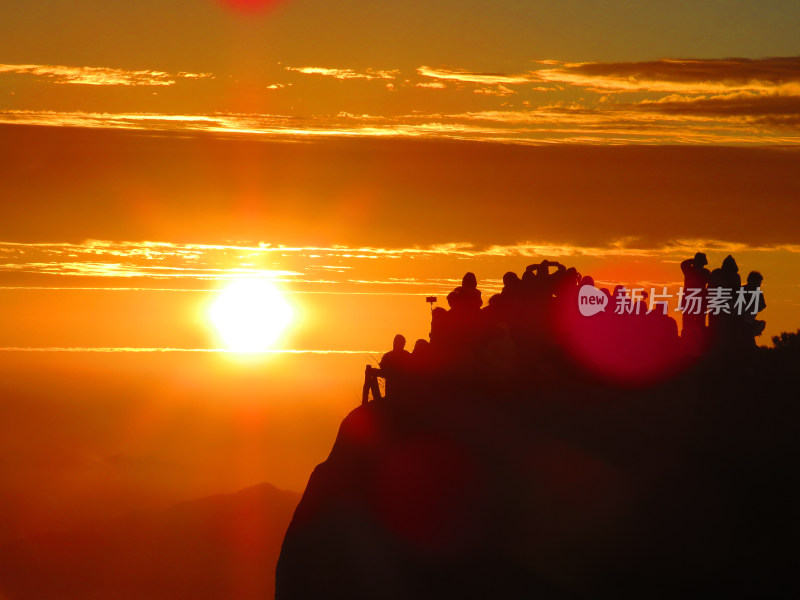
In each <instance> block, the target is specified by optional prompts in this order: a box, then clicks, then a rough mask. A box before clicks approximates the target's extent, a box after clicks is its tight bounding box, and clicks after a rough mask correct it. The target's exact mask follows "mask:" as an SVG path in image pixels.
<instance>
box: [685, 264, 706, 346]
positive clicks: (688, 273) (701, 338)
mask: <svg viewBox="0 0 800 600" xmlns="http://www.w3.org/2000/svg"><path fill="white" fill-rule="evenodd" d="M707 264H708V258H706V255H705V253H703V252H698V253H697V254H695V255H694V258H689V259H686V260H685V261H683V262H682V263H681V271H683V293H684V295H683V298H681V306H680V309H681V311H682V314H683V330H682V331H681V339H683V341H684V343H685V344H686V346H687V348H688V349H689V350H690V351H691V352H694V353H699V352H701V351H702V349H703V347H704V345H705V339H706V306H707V301H706V296H707V294H708V283H709V282H710V281H711V271H709V270H708V269H707V268H706V265H707Z"/></svg>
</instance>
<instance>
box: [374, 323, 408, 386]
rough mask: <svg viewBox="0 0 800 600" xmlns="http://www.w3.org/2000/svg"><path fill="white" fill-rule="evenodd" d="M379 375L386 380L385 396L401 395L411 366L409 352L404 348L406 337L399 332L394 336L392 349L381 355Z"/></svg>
mask: <svg viewBox="0 0 800 600" xmlns="http://www.w3.org/2000/svg"><path fill="white" fill-rule="evenodd" d="M379 366H380V371H379V372H378V373H377V375H378V376H379V377H383V378H384V379H385V380H386V397H387V398H396V397H397V396H398V395H403V393H404V392H405V388H406V387H407V386H406V383H407V380H408V375H409V371H410V367H411V353H410V352H409V351H408V350H406V338H405V337H403V336H402V335H400V334H399V333H398V334H397V335H396V336H394V341H393V343H392V349H391V350H390V351H389V352H387V353H386V354H384V355H383V358H381V362H380V365H379Z"/></svg>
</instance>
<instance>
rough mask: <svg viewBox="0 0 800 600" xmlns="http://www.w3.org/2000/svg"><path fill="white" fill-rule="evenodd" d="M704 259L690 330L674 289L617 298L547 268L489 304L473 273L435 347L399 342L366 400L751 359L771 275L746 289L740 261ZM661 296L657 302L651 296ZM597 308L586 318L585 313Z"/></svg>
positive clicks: (438, 311) (690, 285)
mask: <svg viewBox="0 0 800 600" xmlns="http://www.w3.org/2000/svg"><path fill="white" fill-rule="evenodd" d="M707 264H708V260H707V258H706V255H705V254H703V253H700V252H698V253H697V254H696V255H695V256H694V258H690V259H687V260H685V261H683V262H682V263H681V270H682V272H683V275H684V285H683V287H682V288H681V291H680V293H679V302H678V308H677V309H676V310H678V311H680V312H681V313H682V317H683V318H682V320H683V328H682V331H681V333H680V335H679V333H678V325H677V322H676V321H675V319H673V318H672V317H671V316H670V309H669V306H668V302H667V301H664V300H665V299H669V298H670V297H671V295H670V294H668V293H667V289H666V288H662V289H661V291H657V290H656V289H655V288H651V289H650V292H651V293H648V292H647V291H645V290H644V289H634V290H627V289H626V288H625V287H624V286H621V285H618V286H616V287H615V288H614V290H613V291H611V290H609V289H608V288H599V289H598V288H596V287H595V282H594V279H593V278H592V277H590V276H582V275H581V274H580V273H579V272H578V271H577V269H575V268H574V267H569V268H567V267H566V266H565V265H562V264H561V263H559V262H554V261H548V260H544V261H542V262H541V263H538V264H533V265H530V266H528V267H527V268H526V269H525V272H524V273H523V274H522V276H518V275H517V274H516V273H515V272H508V273H506V274H505V275H504V276H503V288H502V291H500V293H498V294H494V295H493V296H491V297H490V298H489V300H488V302H487V303H486V304H485V305H484V301H483V298H482V294H481V291H480V290H479V289H478V281H477V278H476V277H475V275H474V274H473V273H467V274H466V275H464V277H463V279H462V282H461V285H460V286H459V287H457V288H455V289H454V290H453V291H452V292H450V294H448V296H447V304H448V306H449V310H447V309H445V308H443V307H437V308H434V309H433V310H432V316H431V331H430V341H428V340H424V339H419V340H417V341H416V343H415V344H414V348H413V351H412V352H408V351H407V350H406V349H405V343H406V340H405V338H404V337H403V336H402V335H397V336H395V339H394V343H393V349H392V350H391V351H390V352H387V353H386V354H385V355H384V356H383V358H382V359H381V361H380V365H379V367H378V368H374V367H371V366H368V367H367V371H366V377H365V384H364V390H363V397H362V400H363V401H364V402H366V401H367V400H368V397H369V394H370V393H371V394H372V397H373V398H376V399H378V398H381V397H382V396H381V392H380V389H379V386H378V377H381V378H384V379H385V395H386V396H387V397H389V398H392V397H402V396H404V395H406V394H407V393H409V392H410V391H411V390H412V389H414V388H415V387H416V386H418V385H425V384H426V383H427V382H429V381H430V380H431V378H433V377H434V376H435V377H443V376H445V377H446V376H448V375H449V376H452V377H455V378H457V379H458V380H460V381H462V382H481V383H487V384H489V385H500V386H502V385H507V384H509V383H510V382H513V381H518V380H519V379H521V378H525V377H528V376H530V375H531V373H534V374H541V373H543V372H544V373H546V372H547V370H548V368H550V367H551V366H552V365H553V364H554V363H555V362H557V361H564V360H566V361H569V362H570V363H571V364H578V365H580V366H582V367H584V368H586V369H588V370H589V371H594V372H596V373H598V374H601V375H603V376H606V377H609V378H611V379H615V380H620V381H636V380H648V379H653V378H657V377H660V376H667V375H669V374H670V373H671V372H674V371H675V370H676V369H677V368H678V366H679V365H681V364H684V363H685V362H686V360H687V359H692V358H697V357H700V356H703V355H705V354H710V353H743V352H748V351H750V350H752V349H754V348H755V347H756V342H755V338H756V337H757V336H759V335H761V333H762V332H763V330H764V326H765V322H764V321H761V320H758V319H757V318H756V317H757V315H758V313H759V312H761V311H762V310H764V308H766V303H765V302H764V298H763V294H762V292H761V289H760V286H761V282H762V281H763V277H762V276H761V274H760V273H758V272H757V271H753V272H751V273H750V274H749V275H748V277H747V281H746V284H745V285H744V286H743V285H742V282H741V277H740V276H739V272H738V271H739V269H738V265H737V264H736V261H735V260H734V258H733V257H732V256H728V257H727V258H725V260H724V261H723V262H722V265H721V266H720V267H719V268H717V269H714V270H713V271H709V270H708V269H707V268H706V265H707ZM651 296H652V297H651ZM590 305H591V306H594V307H596V309H594V310H590V311H589V312H584V311H583V310H582V308H584V307H585V306H590Z"/></svg>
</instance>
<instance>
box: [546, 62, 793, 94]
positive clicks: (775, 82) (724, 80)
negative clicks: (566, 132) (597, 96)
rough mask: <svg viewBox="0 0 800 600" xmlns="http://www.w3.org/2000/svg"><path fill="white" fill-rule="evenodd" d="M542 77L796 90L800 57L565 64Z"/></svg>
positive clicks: (649, 88)
mask: <svg viewBox="0 0 800 600" xmlns="http://www.w3.org/2000/svg"><path fill="white" fill-rule="evenodd" d="M533 76H534V77H535V78H537V79H539V80H541V81H547V82H551V83H566V84H571V85H575V86H580V87H584V88H593V89H597V90H604V91H610V92H613V91H616V92H634V91H646V92H676V93H695V94H709V93H711V94H715V93H726V92H732V91H749V92H767V93H784V94H793V95H797V94H800V57H782V58H765V59H747V58H728V59H661V60H656V61H648V62H627V63H600V62H585V63H563V64H560V65H559V66H557V67H555V68H546V69H539V70H537V71H535V72H534V73H533Z"/></svg>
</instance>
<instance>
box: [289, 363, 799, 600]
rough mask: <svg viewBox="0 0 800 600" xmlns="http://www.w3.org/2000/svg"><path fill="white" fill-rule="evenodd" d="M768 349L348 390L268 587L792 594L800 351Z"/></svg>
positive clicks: (519, 593)
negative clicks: (448, 383)
mask: <svg viewBox="0 0 800 600" xmlns="http://www.w3.org/2000/svg"><path fill="white" fill-rule="evenodd" d="M770 352H772V353H773V354H770V353H766V354H764V355H759V356H757V357H754V358H752V359H749V360H748V361H746V362H742V363H741V364H738V365H736V366H737V367H738V368H737V369H736V370H735V371H731V370H730V367H731V365H729V364H722V363H718V364H705V365H704V366H703V368H702V369H699V368H696V369H694V370H692V371H691V372H688V373H686V374H684V375H682V376H680V377H676V378H673V379H672V380H670V381H668V382H665V383H661V384H659V385H657V386H651V387H648V388H644V389H637V390H635V391H631V390H629V389H623V388H617V387H613V386H610V385H607V384H603V383H599V382H598V381H596V380H592V379H591V378H589V377H586V376H585V374H578V373H577V372H563V373H556V374H555V375H554V377H553V378H551V379H549V380H548V378H546V377H545V376H544V375H543V376H542V377H541V378H538V379H537V378H532V381H531V389H528V390H525V389H520V388H515V389H510V390H506V391H505V393H503V394H500V395H498V394H496V393H488V392H486V391H481V390H475V389H470V388H469V387H463V388H459V389H453V388H450V389H442V388H437V389H434V390H431V392H430V393H429V394H425V395H421V396H419V397H416V398H414V399H412V400H409V401H407V402H390V401H384V402H376V403H370V404H368V405H365V406H361V407H359V408H357V409H356V410H354V411H353V412H352V413H351V414H350V415H349V416H348V417H347V418H346V419H345V420H344V422H343V423H342V425H341V428H340V431H339V435H338V437H337V439H336V442H335V444H334V446H333V449H332V451H331V454H330V456H329V457H328V458H327V460H326V461H325V462H324V463H322V464H321V465H319V466H318V467H317V468H316V469H315V471H314V473H313V474H312V476H311V478H310V480H309V483H308V487H307V489H306V491H305V494H304V495H303V499H302V500H301V502H300V504H299V506H298V508H297V511H296V512H295V515H294V518H293V520H292V523H291V525H290V527H289V530H288V532H287V535H286V539H285V541H284V544H283V548H282V551H281V556H280V560H279V563H278V568H277V588H276V589H277V594H276V598H277V599H278V600H294V599H300V598H303V599H313V598H330V597H347V598H354V599H358V598H431V599H433V598H437V599H441V598H492V597H495V598H523V597H524V598H534V597H536V598H598V597H617V598H621V597H640V598H678V597H680V598H686V597H690V598H706V597H708V596H709V595H710V594H712V592H713V593H715V594H717V595H720V594H721V595H722V596H723V597H727V598H732V597H733V598H750V597H764V598H776V597H788V594H789V593H790V592H791V590H792V585H793V582H794V575H793V572H794V568H795V566H796V563H795V561H794V559H792V558H791V557H792V556H796V553H795V544H796V541H797V536H796V533H797V532H796V531H795V530H794V529H793V527H795V526H796V517H797V506H798V505H797V500H798V496H797V493H796V492H795V491H794V486H793V485H792V480H793V479H794V478H795V477H796V461H797V458H798V455H797V441H796V440H797V439H798V438H797V437H796V434H797V423H798V420H797V418H798V416H800V415H798V404H797V401H796V384H795V383H794V382H793V381H791V380H792V379H793V378H794V373H797V367H798V365H799V364H800V363H798V362H796V354H795V358H794V359H790V358H788V357H789V354H788V353H787V352H783V353H782V356H781V357H778V356H776V355H775V354H776V351H770ZM795 352H796V351H795ZM784 360H786V361H794V362H792V364H793V371H792V370H789V371H786V370H784V369H785V364H784V363H783V362H782V361H784ZM733 373H736V376H734V375H733ZM792 391H794V392H795V393H794V394H792V393H791V392H792Z"/></svg>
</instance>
